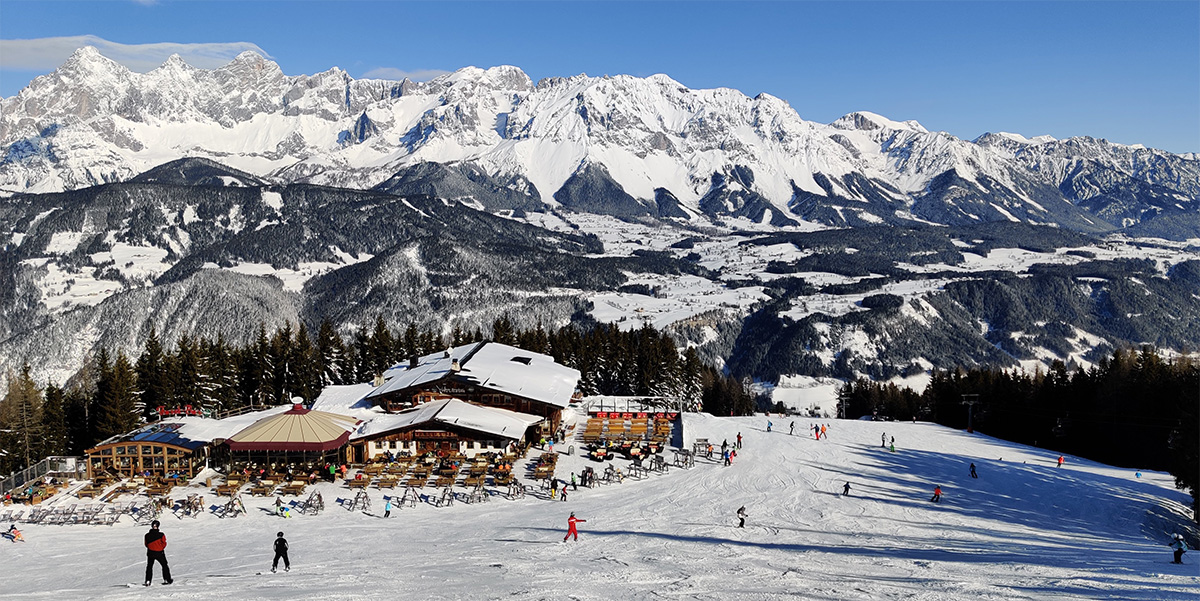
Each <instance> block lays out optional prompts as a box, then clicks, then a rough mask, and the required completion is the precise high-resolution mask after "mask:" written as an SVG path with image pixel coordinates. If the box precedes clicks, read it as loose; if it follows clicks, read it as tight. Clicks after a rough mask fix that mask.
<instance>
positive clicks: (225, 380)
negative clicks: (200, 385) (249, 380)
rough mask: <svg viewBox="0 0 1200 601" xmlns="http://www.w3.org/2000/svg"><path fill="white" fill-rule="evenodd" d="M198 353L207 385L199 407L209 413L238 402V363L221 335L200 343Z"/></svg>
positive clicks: (224, 409) (214, 412)
mask: <svg viewBox="0 0 1200 601" xmlns="http://www.w3.org/2000/svg"><path fill="white" fill-rule="evenodd" d="M200 354H201V356H203V357H204V360H203V364H204V365H205V366H206V368H207V369H206V371H207V378H208V386H207V393H206V394H205V396H204V398H203V399H202V400H201V408H202V409H204V410H206V411H207V412H208V413H209V414H210V415H211V414H219V413H220V412H223V411H229V410H230V409H232V408H234V407H235V406H237V404H238V385H239V382H238V365H237V360H236V356H235V353H234V352H233V351H232V350H231V349H230V348H229V345H228V344H227V343H226V342H225V338H224V337H223V336H218V337H217V341H216V342H214V343H210V342H207V341H206V342H204V343H202V344H201V345H200Z"/></svg>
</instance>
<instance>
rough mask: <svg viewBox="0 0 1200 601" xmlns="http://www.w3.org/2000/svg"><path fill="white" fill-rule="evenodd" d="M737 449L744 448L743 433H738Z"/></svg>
mask: <svg viewBox="0 0 1200 601" xmlns="http://www.w3.org/2000/svg"><path fill="white" fill-rule="evenodd" d="M737 448H739V449H740V448H742V433H741V432H738V435H737Z"/></svg>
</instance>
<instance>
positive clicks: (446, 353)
mask: <svg viewBox="0 0 1200 601" xmlns="http://www.w3.org/2000/svg"><path fill="white" fill-rule="evenodd" d="M442 358H443V359H449V358H450V349H446V350H444V351H442Z"/></svg>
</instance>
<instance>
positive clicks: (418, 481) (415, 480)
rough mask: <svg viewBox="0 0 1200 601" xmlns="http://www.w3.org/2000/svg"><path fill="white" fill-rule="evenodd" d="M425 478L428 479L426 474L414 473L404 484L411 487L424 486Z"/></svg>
mask: <svg viewBox="0 0 1200 601" xmlns="http://www.w3.org/2000/svg"><path fill="white" fill-rule="evenodd" d="M425 480H426V478H425V476H417V475H413V477H411V478H409V479H408V481H407V482H405V483H404V485H405V486H407V487H409V488H424V487H425Z"/></svg>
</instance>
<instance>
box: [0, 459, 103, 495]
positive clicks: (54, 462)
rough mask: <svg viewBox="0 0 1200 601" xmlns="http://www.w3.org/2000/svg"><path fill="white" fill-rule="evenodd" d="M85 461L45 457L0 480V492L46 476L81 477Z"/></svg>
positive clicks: (84, 472)
mask: <svg viewBox="0 0 1200 601" xmlns="http://www.w3.org/2000/svg"><path fill="white" fill-rule="evenodd" d="M86 473H87V463H86V462H85V461H84V458H83V457H73V456H65V455H55V456H52V457H47V458H45V459H43V460H41V461H39V462H37V463H35V464H33V465H31V466H29V467H27V468H25V469H23V470H21V471H19V472H13V473H11V474H9V475H8V477H7V478H5V479H3V480H0V494H4V493H7V492H9V491H12V490H16V489H18V488H20V487H22V486H25V484H27V483H29V482H33V481H35V480H37V479H39V478H44V477H46V476H52V477H65V478H74V479H76V480H81V479H83V477H84V475H85V474H86Z"/></svg>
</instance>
